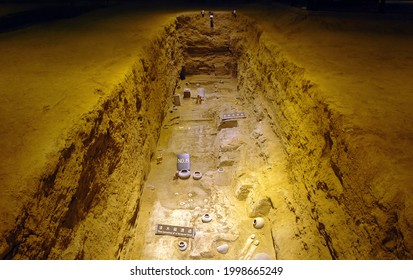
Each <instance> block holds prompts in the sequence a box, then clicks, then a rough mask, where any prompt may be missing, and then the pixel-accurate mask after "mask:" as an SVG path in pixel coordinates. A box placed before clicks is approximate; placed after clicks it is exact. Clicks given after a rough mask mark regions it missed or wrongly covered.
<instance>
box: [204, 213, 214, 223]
mask: <svg viewBox="0 0 413 280" xmlns="http://www.w3.org/2000/svg"><path fill="white" fill-rule="evenodd" d="M201 220H202V222H203V223H209V222H210V221H211V220H212V217H211V216H210V215H209V214H204V215H202V218H201Z"/></svg>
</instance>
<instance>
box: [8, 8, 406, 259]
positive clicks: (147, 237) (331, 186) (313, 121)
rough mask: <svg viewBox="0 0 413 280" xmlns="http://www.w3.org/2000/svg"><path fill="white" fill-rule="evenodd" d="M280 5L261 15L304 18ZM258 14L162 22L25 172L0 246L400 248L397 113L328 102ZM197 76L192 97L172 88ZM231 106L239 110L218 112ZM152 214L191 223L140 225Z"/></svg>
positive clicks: (172, 254)
mask: <svg viewBox="0 0 413 280" xmlns="http://www.w3.org/2000/svg"><path fill="white" fill-rule="evenodd" d="M284 12H285V13H286V15H287V16H285V17H284V18H283V17H280V18H279V19H278V21H276V23H277V24H275V29H277V26H278V27H279V26H282V24H285V22H288V24H289V25H291V26H292V28H291V29H289V31H291V33H290V36H296V35H297V34H300V30H301V28H304V27H303V26H304V25H307V24H310V25H311V24H314V25H317V24H319V22H317V21H311V20H310V19H308V18H306V17H304V18H303V17H301V14H300V13H302V12H299V13H296V12H291V11H284ZM262 14H264V13H262ZM264 21H265V18H263V19H261V21H260V20H254V19H252V17H247V16H245V15H242V14H238V16H237V17H233V16H232V15H231V13H230V12H217V13H216V14H215V25H214V28H211V27H210V24H209V19H208V18H207V16H206V17H205V18H203V17H201V15H200V14H199V13H197V12H196V13H195V12H194V13H184V14H182V15H180V16H178V17H177V18H176V19H175V20H174V21H173V22H170V23H169V24H168V25H167V26H166V27H165V28H164V30H163V32H162V33H161V34H158V36H157V37H156V38H155V39H154V40H153V41H151V42H150V44H149V45H148V47H147V48H146V49H145V51H144V52H143V53H142V55H141V56H140V57H139V58H138V60H137V61H136V62H135V64H134V65H133V67H132V68H131V70H130V72H129V73H128V74H127V76H126V78H125V80H123V81H120V83H119V84H118V85H117V86H116V87H115V89H113V91H112V92H111V93H110V94H108V95H104V96H103V98H101V99H100V100H99V103H98V105H97V106H96V107H95V109H94V110H93V111H91V112H90V113H89V114H86V115H85V116H84V117H83V118H82V120H81V121H79V122H78V123H77V124H76V127H74V128H73V129H72V130H71V131H70V132H69V133H68V137H67V140H66V142H65V147H64V148H63V149H61V150H60V151H59V153H58V154H57V155H56V156H54V157H53V156H51V157H50V158H51V159H50V162H49V163H48V164H47V166H46V168H45V170H42V174H43V175H42V176H41V177H40V179H38V181H37V182H32V183H33V184H35V185H36V187H35V188H34V190H32V191H31V192H29V193H33V196H32V197H30V202H29V203H27V204H25V205H24V206H23V207H22V209H21V211H20V213H19V214H18V217H17V220H16V224H15V225H13V226H12V227H11V228H8V229H7V230H6V231H5V232H6V234H5V236H4V238H3V239H2V240H0V242H1V243H0V245H1V246H0V255H1V257H2V258H6V259H251V258H254V257H255V256H256V254H257V253H265V256H267V257H269V258H271V259H275V258H276V259H411V258H412V250H413V243H412V242H413V226H412V225H413V220H412V217H413V198H412V196H413V193H412V190H411V187H410V182H411V179H412V175H411V174H410V172H409V171H410V163H411V162H412V161H411V159H412V155H411V152H409V151H410V149H409V148H411V147H412V141H411V139H412V138H411V131H412V130H411V127H410V126H408V127H406V131H405V132H402V131H397V129H396V127H393V130H392V129H390V128H389V127H384V128H383V129H377V128H381V125H380V122H373V121H372V122H369V123H367V124H364V123H362V122H361V121H357V120H358V118H357V117H358V116H362V117H365V118H367V117H370V118H372V117H373V115H371V114H370V113H371V112H374V109H372V111H367V113H369V115H368V116H367V117H366V115H362V114H359V113H358V112H357V110H355V108H354V107H352V105H353V104H357V103H356V102H354V103H353V104H345V105H344V103H342V104H343V105H341V106H340V103H337V100H339V101H340V99H339V98H337V99H335V97H334V96H335V95H336V94H337V92H338V93H340V89H341V88H338V89H336V92H333V94H331V95H330V98H331V99H329V93H326V91H325V89H326V88H327V89H330V88H329V87H326V88H323V87H322V85H321V84H317V83H320V82H322V81H325V76H317V75H316V74H317V71H316V70H314V71H313V72H309V73H308V72H306V69H304V68H303V67H301V66H299V63H298V62H297V60H296V58H297V57H299V54H297V55H296V56H294V52H288V51H285V50H284V49H283V47H282V46H281V45H280V44H279V42H278V41H277V40H275V39H274V38H273V37H272V36H273V35H274V34H277V31H274V26H268V25H265V24H263V22H264ZM323 23H325V22H323V21H322V22H321V24H323ZM329 23H331V21H329ZM329 26H331V25H329ZM294 28H296V29H294ZM313 28H314V26H313ZM283 34H284V35H285V33H283ZM284 38H285V37H282V36H281V32H280V39H279V41H282V40H283V39H284ZM286 44H287V42H286ZM296 49H299V48H296ZM291 57H292V58H291ZM305 62H308V61H307V60H306V61H305ZM309 65H310V66H309V67H310V68H311V64H309ZM183 66H184V67H185V69H186V76H185V79H181V80H180V79H179V73H181V78H183V77H182V67H183ZM313 77H314V78H313ZM316 82H317V83H316ZM339 82H340V81H339ZM326 84H327V85H330V84H329V83H328V82H326ZM199 87H203V88H204V89H205V96H204V99H203V100H202V101H201V103H200V104H199V99H196V98H183V96H184V88H190V89H191V91H192V93H194V95H193V97H197V96H196V94H195V93H196V92H197V88H199ZM174 94H180V95H181V96H180V98H181V99H180V100H181V102H182V103H181V104H180V105H179V106H176V107H173V105H174V104H173V100H175V101H176V99H174ZM342 94H343V95H344V94H345V93H344V92H343V93H342ZM332 97H334V98H332ZM362 97H363V99H364V98H366V99H367V95H366V96H362ZM353 98H354V96H353ZM390 101H391V100H390ZM390 101H389V104H390V105H392V104H394V103H392V102H390ZM197 102H198V103H197ZM383 102H384V101H383ZM175 105H176V104H175ZM380 108H381V107H380ZM240 111H241V112H244V113H245V115H246V118H242V119H237V120H236V121H233V122H230V123H228V122H225V123H223V122H222V121H221V119H220V117H221V116H222V114H224V113H234V112H240ZM378 111H379V112H382V113H383V111H380V110H378ZM385 112H386V111H384V113H385ZM403 112H405V111H403ZM403 112H401V113H400V114H407V113H406V112H405V113H403ZM367 113H366V114H367ZM409 116H410V115H408V116H406V118H407V119H410V117H409ZM379 117H380V118H383V117H384V115H380V116H379ZM395 120H396V118H390V120H389V123H388V124H391V123H392V121H395ZM392 133H396V134H395V135H393V134H392ZM397 135H398V136H403V137H402V138H401V139H400V141H398V142H397V144H398V145H400V146H397V147H394V146H393V145H392V143H389V142H388V141H389V140H392V141H393V140H394V139H396V138H400V137H397ZM403 150H404V151H406V152H405V153H403ZM178 153H189V154H190V155H191V164H192V168H191V171H192V172H193V171H200V172H201V173H202V174H203V177H202V178H201V179H200V180H194V179H193V178H189V179H188V180H181V179H176V178H174V174H175V171H176V156H177V154H178ZM219 168H222V169H220V170H219V171H218V169H219ZM221 171H223V172H221ZM205 213H209V214H211V216H212V218H213V220H212V221H211V223H204V222H202V221H201V220H200V219H201V217H202V215H203V214H205ZM255 218H263V219H264V221H265V226H264V227H263V228H262V229H256V228H254V227H253V220H254V219H255ZM162 223H164V224H172V225H176V226H187V227H194V228H195V229H196V232H197V234H196V235H195V238H193V239H191V238H187V239H179V238H176V237H175V236H164V235H155V234H154V229H155V225H156V224H162ZM2 231H3V229H2ZM251 234H255V237H256V239H255V240H259V244H256V245H254V244H249V243H248V242H252V241H251V240H250V239H249V238H250V236H251ZM179 240H181V241H182V240H184V241H186V242H188V244H189V247H188V249H187V250H186V251H181V250H179V248H178V247H177V242H178V241H179ZM246 245H249V246H246ZM226 246H228V247H226ZM254 246H255V247H254ZM218 248H219V250H218ZM228 248H229V249H228ZM223 252H225V253H223ZM261 256H262V255H261Z"/></svg>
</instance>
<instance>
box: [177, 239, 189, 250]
mask: <svg viewBox="0 0 413 280" xmlns="http://www.w3.org/2000/svg"><path fill="white" fill-rule="evenodd" d="M186 248H188V243H186V242H185V241H179V242H178V249H179V250H181V251H185V250H186Z"/></svg>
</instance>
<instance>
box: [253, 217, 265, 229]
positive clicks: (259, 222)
mask: <svg viewBox="0 0 413 280" xmlns="http://www.w3.org/2000/svg"><path fill="white" fill-rule="evenodd" d="M264 224H265V221H264V219H263V218H261V217H257V218H255V219H254V221H253V226H254V227H255V228H257V229H260V228H263V227H264Z"/></svg>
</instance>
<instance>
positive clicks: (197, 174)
mask: <svg viewBox="0 0 413 280" xmlns="http://www.w3.org/2000/svg"><path fill="white" fill-rule="evenodd" d="M192 178H194V180H199V179H201V178H202V173H201V172H199V171H195V172H194V174H192Z"/></svg>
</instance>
